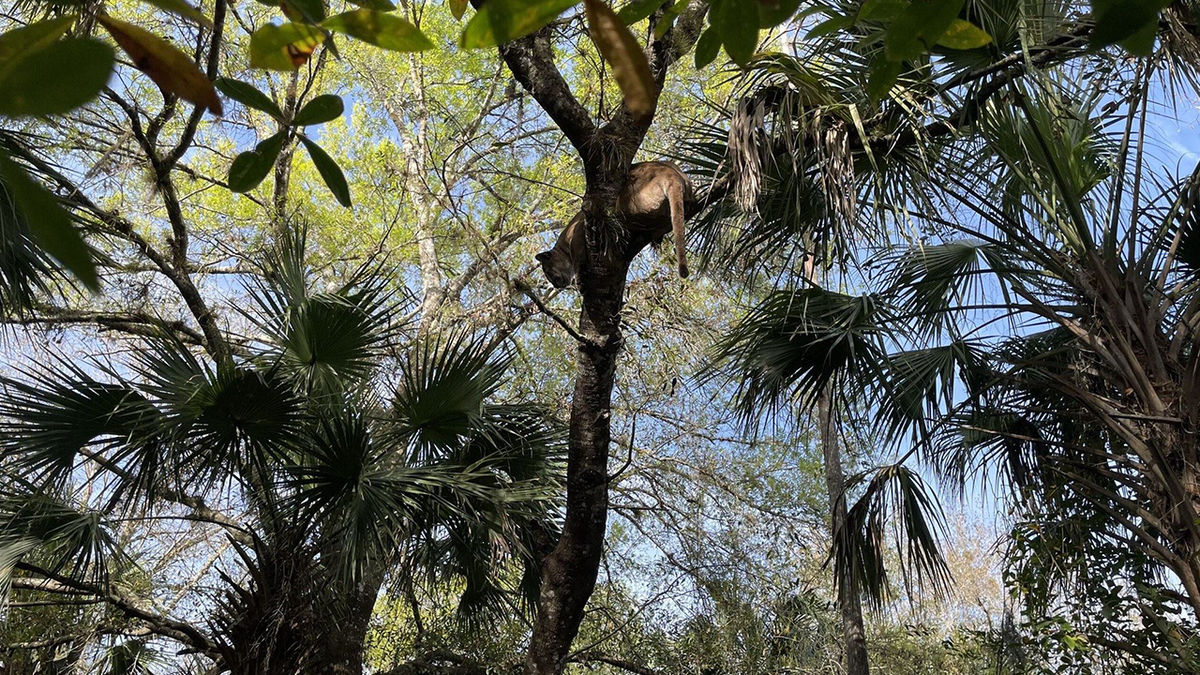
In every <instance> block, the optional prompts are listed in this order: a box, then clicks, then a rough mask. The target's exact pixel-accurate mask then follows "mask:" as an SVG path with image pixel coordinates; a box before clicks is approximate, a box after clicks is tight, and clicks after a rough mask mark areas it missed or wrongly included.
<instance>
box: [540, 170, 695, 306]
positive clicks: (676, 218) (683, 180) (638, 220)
mask: <svg viewBox="0 0 1200 675" xmlns="http://www.w3.org/2000/svg"><path fill="white" fill-rule="evenodd" d="M692 199H693V194H692V183H691V181H689V180H688V178H687V175H686V174H684V173H683V171H681V170H680V169H679V167H677V166H675V164H673V163H672V162H641V163H639V164H634V165H633V166H632V167H630V169H629V178H628V179H626V181H625V186H624V187H623V188H622V189H621V194H619V195H617V215H618V216H620V218H621V219H622V220H623V221H624V222H625V226H626V227H627V228H629V229H630V230H637V231H641V232H646V233H647V234H649V235H650V239H651V241H653V242H654V243H655V244H659V243H661V242H662V240H663V237H664V236H666V234H667V232H673V233H674V234H673V236H674V237H675V256H676V259H677V260H678V263H679V276H681V277H687V275H688V267H687V258H686V256H685V254H684V251H683V244H684V241H683V216H684V205H685V204H686V203H687V202H689V201H692ZM584 246H585V243H584V232H583V211H580V212H579V213H577V214H575V217H574V218H572V219H571V222H570V223H568V224H567V227H566V228H565V229H563V231H562V233H561V234H559V235H558V241H557V242H556V243H555V244H554V248H552V249H550V250H548V251H542V252H541V253H539V254H537V260H538V262H540V263H541V264H542V271H544V272H545V273H546V278H548V279H549V280H550V283H552V284H554V285H555V287H557V288H566V287H567V286H569V285H570V284H571V281H572V280H574V278H575V270H576V269H577V268H578V263H579V261H580V260H581V259H582V257H583V255H584Z"/></svg>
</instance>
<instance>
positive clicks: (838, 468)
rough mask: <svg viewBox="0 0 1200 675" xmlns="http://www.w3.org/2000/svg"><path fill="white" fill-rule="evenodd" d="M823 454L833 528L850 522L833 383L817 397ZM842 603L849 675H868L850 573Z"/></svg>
mask: <svg viewBox="0 0 1200 675" xmlns="http://www.w3.org/2000/svg"><path fill="white" fill-rule="evenodd" d="M817 417H818V424H820V426H821V429H820V441H821V454H822V456H823V457H824V460H825V486H826V488H827V489H828V491H829V515H830V522H831V525H832V529H831V531H832V532H835V533H836V532H838V531H839V530H841V528H842V527H843V526H844V525H845V524H846V494H845V491H846V478H845V476H844V474H843V473H842V455H841V448H840V447H839V445H838V434H837V415H836V414H835V411H834V408H833V395H832V385H827V386H826V387H825V390H824V391H822V392H821V396H820V398H819V399H817ZM838 582H839V583H838V604H839V605H840V606H841V610H842V635H843V637H844V639H845V641H846V653H845V664H844V665H845V668H846V673H847V675H867V673H868V672H869V671H870V667H869V666H868V663H867V634H866V630H865V629H864V627H863V615H862V603H861V601H860V600H859V597H858V586H857V584H855V583H854V580H853V579H851V578H850V577H849V576H843V578H841V579H839V580H838Z"/></svg>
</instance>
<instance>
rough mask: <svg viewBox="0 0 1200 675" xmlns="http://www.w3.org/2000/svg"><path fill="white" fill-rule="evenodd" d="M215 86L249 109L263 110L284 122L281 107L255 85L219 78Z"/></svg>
mask: <svg viewBox="0 0 1200 675" xmlns="http://www.w3.org/2000/svg"><path fill="white" fill-rule="evenodd" d="M213 84H214V85H215V86H216V88H217V91H219V92H221V93H222V94H225V95H226V96H228V97H229V98H231V99H233V100H235V101H237V102H238V103H241V104H242V105H244V106H246V107H247V108H254V109H255V110H261V111H262V112H265V113H267V114H268V115H270V116H271V117H274V118H275V119H276V120H278V121H280V122H282V121H283V111H282V110H280V109H279V106H277V105H275V101H272V100H271V97H270V96H267V95H266V94H264V93H262V92H261V91H259V90H258V89H256V88H255V87H254V85H252V84H250V83H248V82H242V81H241V80H234V79H232V78H228V77H220V78H217V81H216V82H214V83H213Z"/></svg>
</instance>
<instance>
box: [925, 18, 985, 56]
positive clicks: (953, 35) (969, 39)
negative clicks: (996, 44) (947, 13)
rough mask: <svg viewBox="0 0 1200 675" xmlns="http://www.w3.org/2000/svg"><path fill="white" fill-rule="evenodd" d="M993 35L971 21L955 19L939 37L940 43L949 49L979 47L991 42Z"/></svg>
mask: <svg viewBox="0 0 1200 675" xmlns="http://www.w3.org/2000/svg"><path fill="white" fill-rule="evenodd" d="M991 42H992V36H991V35H988V34H987V31H985V30H983V29H982V28H980V27H979V26H976V25H975V24H973V23H971V22H970V21H963V20H962V19H955V20H954V21H952V22H951V23H950V27H949V28H947V29H946V32H945V33H942V37H940V38H938V44H939V45H941V46H942V47H947V48H949V49H978V48H980V47H982V46H984V45H988V44H991Z"/></svg>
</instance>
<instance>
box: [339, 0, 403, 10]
mask: <svg viewBox="0 0 1200 675" xmlns="http://www.w3.org/2000/svg"><path fill="white" fill-rule="evenodd" d="M350 2H352V3H354V4H356V5H358V6H359V7H366V8H367V9H375V10H379V11H380V12H391V11H394V10H395V9H396V5H394V4H393V3H392V1H391V0H350Z"/></svg>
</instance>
